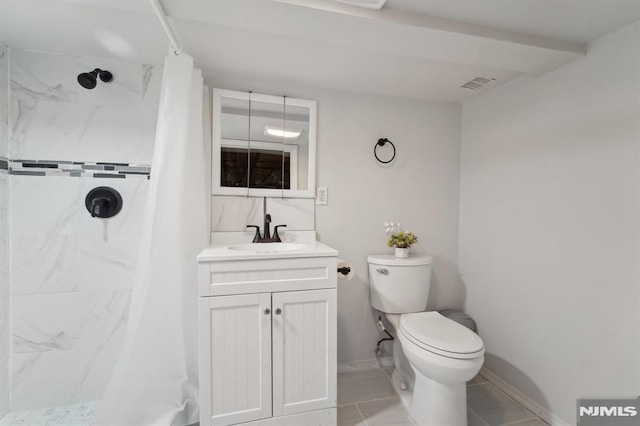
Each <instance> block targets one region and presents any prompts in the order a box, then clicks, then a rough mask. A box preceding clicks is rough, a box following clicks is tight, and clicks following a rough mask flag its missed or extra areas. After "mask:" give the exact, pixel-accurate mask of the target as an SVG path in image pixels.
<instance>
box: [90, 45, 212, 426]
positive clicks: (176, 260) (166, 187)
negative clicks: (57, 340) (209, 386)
mask: <svg viewBox="0 0 640 426" xmlns="http://www.w3.org/2000/svg"><path fill="white" fill-rule="evenodd" d="M202 102H203V82H202V75H201V72H200V70H197V69H194V68H193V59H192V58H191V57H190V56H188V55H185V54H180V56H175V55H169V56H168V57H167V59H166V60H165V65H164V73H163V77H162V90H161V95H160V109H159V114H158V125H157V129H156V142H155V148H154V153H153V162H152V165H151V166H152V168H151V180H150V187H149V192H148V197H149V198H148V202H147V208H146V211H145V214H146V218H145V219H146V220H145V221H144V229H143V230H142V237H141V242H140V254H139V259H138V266H137V271H136V279H135V283H134V288H133V294H132V300H131V309H130V315H129V323H128V328H127V333H126V337H125V344H124V349H123V353H122V355H121V358H120V360H119V362H118V364H117V366H116V368H115V371H114V374H113V376H112V378H111V381H110V382H109V385H108V387H107V390H106V392H105V395H104V398H103V400H102V402H101V403H100V405H99V407H98V410H97V412H96V416H95V418H94V423H93V424H95V425H105V426H107V425H108V426H113V425H122V426H124V425H187V424H192V423H195V422H197V420H198V405H197V396H198V368H197V367H198V348H197V268H196V256H197V254H198V253H199V252H200V251H201V250H202V249H203V248H204V247H205V246H206V245H207V243H208V231H207V225H206V204H205V187H204V185H205V183H204V161H205V156H204V155H203V152H204V151H203V150H204V147H203V130H202Z"/></svg>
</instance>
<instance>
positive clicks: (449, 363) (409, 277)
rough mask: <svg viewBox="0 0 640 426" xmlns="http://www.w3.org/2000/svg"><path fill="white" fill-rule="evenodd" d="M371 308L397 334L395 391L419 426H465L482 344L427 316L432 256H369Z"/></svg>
mask: <svg viewBox="0 0 640 426" xmlns="http://www.w3.org/2000/svg"><path fill="white" fill-rule="evenodd" d="M367 261H368V263H369V284H370V291H371V305H372V306H373V307H374V308H375V309H377V310H378V311H380V312H382V313H384V314H385V316H386V318H387V319H388V320H389V322H390V323H391V324H392V326H393V328H394V329H395V330H393V331H394V332H395V333H394V334H395V340H394V346H393V359H394V365H395V369H394V372H393V375H392V382H393V386H394V389H395V391H396V393H397V394H398V396H399V397H400V399H401V400H402V402H403V404H404V405H405V406H406V407H407V409H408V410H409V413H410V414H411V417H413V419H414V420H415V421H416V422H417V423H418V424H420V425H423V426H465V425H466V424H467V389H466V382H468V381H469V380H471V379H472V378H473V377H474V376H475V375H476V374H477V373H478V371H480V368H481V367H482V363H483V362H484V344H483V342H482V339H480V337H479V336H478V335H477V334H476V333H474V332H473V331H471V330H469V329H468V328H466V327H464V326H462V325H460V324H458V323H457V322H455V321H452V320H450V319H448V318H445V317H444V316H442V315H440V314H439V313H438V312H425V308H426V305H427V300H428V298H429V287H430V285H431V265H432V262H433V259H432V258H431V256H415V257H410V258H408V259H399V258H396V257H395V256H393V255H370V256H368V258H367Z"/></svg>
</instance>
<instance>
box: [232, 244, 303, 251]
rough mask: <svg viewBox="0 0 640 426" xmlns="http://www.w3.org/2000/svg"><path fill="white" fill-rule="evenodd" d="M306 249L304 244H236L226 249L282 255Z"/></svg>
mask: <svg viewBox="0 0 640 426" xmlns="http://www.w3.org/2000/svg"><path fill="white" fill-rule="evenodd" d="M305 247H307V245H306V244H299V243H255V244H237V245H234V246H229V247H227V248H228V249H229V250H234V251H242V252H245V253H282V252H285V251H293V250H300V249H303V248H305Z"/></svg>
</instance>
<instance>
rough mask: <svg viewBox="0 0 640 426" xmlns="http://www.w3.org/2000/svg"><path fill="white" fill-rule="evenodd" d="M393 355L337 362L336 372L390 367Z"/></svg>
mask: <svg viewBox="0 0 640 426" xmlns="http://www.w3.org/2000/svg"><path fill="white" fill-rule="evenodd" d="M392 366H393V357H391V356H385V357H381V358H369V359H359V360H356V361H350V362H339V363H338V373H346V372H349V371H358V370H373V369H376V368H380V367H392Z"/></svg>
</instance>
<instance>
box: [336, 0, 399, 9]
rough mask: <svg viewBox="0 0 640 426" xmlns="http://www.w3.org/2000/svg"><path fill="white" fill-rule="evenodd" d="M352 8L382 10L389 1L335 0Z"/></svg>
mask: <svg viewBox="0 0 640 426" xmlns="http://www.w3.org/2000/svg"><path fill="white" fill-rule="evenodd" d="M334 1H337V2H340V3H346V4H350V5H352V6H359V7H366V8H367V9H382V6H384V4H385V3H386V2H387V0H334Z"/></svg>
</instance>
